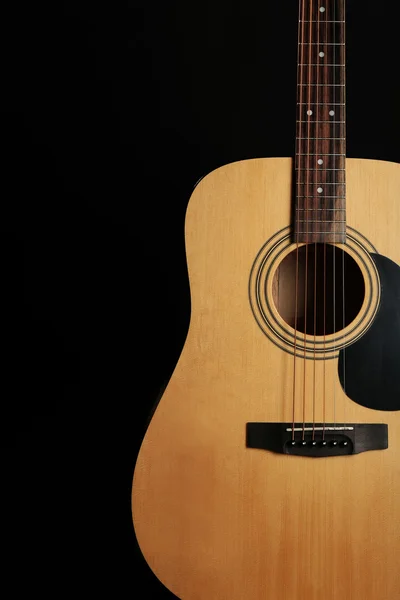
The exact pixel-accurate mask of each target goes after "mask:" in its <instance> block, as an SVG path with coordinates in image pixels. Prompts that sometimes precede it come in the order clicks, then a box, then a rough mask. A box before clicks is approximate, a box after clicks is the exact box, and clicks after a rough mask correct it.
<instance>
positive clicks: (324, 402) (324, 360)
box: [322, 5, 335, 441]
mask: <svg viewBox="0 0 400 600" xmlns="http://www.w3.org/2000/svg"><path fill="white" fill-rule="evenodd" d="M328 6H329V5H328ZM327 20H328V19H325V44H324V58H325V61H324V63H323V64H324V69H323V73H324V83H325V85H326V84H327V83H328V67H327V66H326V65H327V63H328V61H327V57H328V23H327ZM333 48H335V46H333ZM333 52H334V50H333ZM323 90H324V98H325V99H326V97H327V87H325V89H324V88H323ZM326 174H327V171H326V167H325V178H326V176H327V175H326ZM323 248H324V277H323V286H324V311H323V312H324V331H323V333H324V358H323V388H324V389H323V398H324V400H323V409H322V412H323V415H322V417H323V429H322V441H325V428H326V282H327V277H326V238H325V235H324V236H323Z"/></svg>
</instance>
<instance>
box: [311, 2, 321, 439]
mask: <svg viewBox="0 0 400 600" xmlns="http://www.w3.org/2000/svg"><path fill="white" fill-rule="evenodd" d="M320 3H321V0H318V6H317V13H318V15H317V46H316V50H317V53H318V49H319V41H320V31H319V27H320V14H321V11H320ZM313 62H315V64H317V65H318V60H317V59H316V60H315V61H313ZM316 84H317V87H316V102H315V114H316V128H315V137H317V136H318V133H319V112H318V105H319V67H318V66H317V68H316ZM313 160H314V161H315V160H316V158H314V159H313ZM317 164H318V163H317ZM312 172H313V175H314V186H315V179H317V180H318V181H319V170H318V168H317V166H316V165H315V163H314V164H313V171H312ZM321 173H322V170H321ZM321 181H322V180H321ZM317 248H318V245H317V236H315V243H314V364H313V371H314V373H313V432H312V439H313V441H314V440H315V410H316V365H317V361H316V336H317Z"/></svg>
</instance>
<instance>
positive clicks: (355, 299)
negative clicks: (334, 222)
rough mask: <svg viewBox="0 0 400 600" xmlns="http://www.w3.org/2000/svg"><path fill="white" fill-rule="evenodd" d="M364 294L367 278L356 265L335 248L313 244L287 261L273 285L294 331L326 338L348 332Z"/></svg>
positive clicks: (279, 269)
mask: <svg viewBox="0 0 400 600" xmlns="http://www.w3.org/2000/svg"><path fill="white" fill-rule="evenodd" d="M297 253H298V258H297ZM296 263H297V265H298V266H297V272H298V277H297V320H296V300H295V298H296ZM306 288H307V289H306ZM364 294H365V286H364V278H363V276H362V273H361V270H360V268H359V267H358V265H357V263H356V261H355V260H354V259H353V258H352V257H351V256H350V255H349V254H348V253H347V252H343V250H342V249H341V248H338V247H337V246H333V245H332V244H314V243H313V244H308V245H304V246H301V247H300V248H299V249H298V250H297V249H295V250H294V251H293V252H291V253H290V254H288V255H287V256H286V257H285V258H284V259H283V261H282V262H281V264H280V265H279V267H278V269H277V271H276V273H275V276H274V281H273V298H274V302H275V306H276V308H277V310H278V312H279V314H280V315H281V317H282V318H283V319H284V320H285V321H286V323H288V324H289V325H290V326H291V327H293V328H294V327H297V330H298V331H300V332H302V333H307V334H308V335H314V334H315V335H318V336H323V335H329V334H332V333H336V332H338V331H340V330H341V329H344V327H346V326H347V325H348V324H349V323H351V322H352V321H353V320H354V319H355V318H356V316H357V314H358V313H359V311H360V309H361V306H362V303H363V300H364ZM296 321H297V322H296Z"/></svg>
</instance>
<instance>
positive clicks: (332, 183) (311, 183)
mask: <svg viewBox="0 0 400 600" xmlns="http://www.w3.org/2000/svg"><path fill="white" fill-rule="evenodd" d="M296 185H343V186H344V185H346V184H345V183H344V182H342V181H325V182H324V181H313V182H310V181H298V182H297V183H296Z"/></svg>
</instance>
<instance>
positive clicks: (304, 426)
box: [302, 0, 313, 442]
mask: <svg viewBox="0 0 400 600" xmlns="http://www.w3.org/2000/svg"><path fill="white" fill-rule="evenodd" d="M309 8H310V12H309V16H310V19H309V27H308V76H307V84H308V85H307V87H308V89H307V110H308V119H307V152H306V159H307V169H306V193H305V196H306V214H307V215H308V197H309V196H310V141H311V135H310V128H311V118H310V117H311V114H312V112H311V64H312V16H313V0H311V3H310V7H309ZM303 189H304V188H303ZM308 234H309V219H308V217H307V218H306V240H305V254H306V256H305V276H304V328H303V330H304V350H303V433H302V440H303V442H304V439H305V428H306V398H307V394H306V392H307V385H306V383H307V305H308V259H309V235H308Z"/></svg>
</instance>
